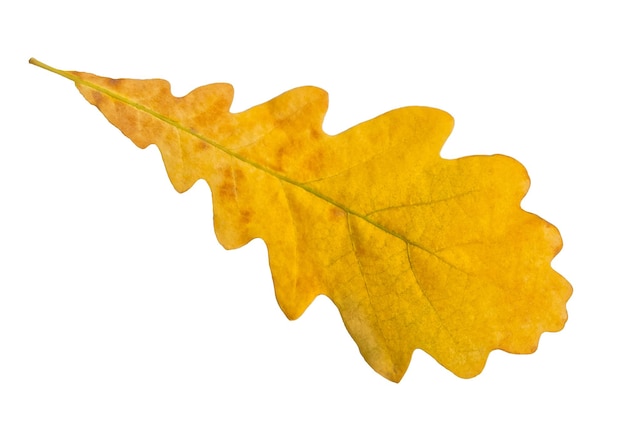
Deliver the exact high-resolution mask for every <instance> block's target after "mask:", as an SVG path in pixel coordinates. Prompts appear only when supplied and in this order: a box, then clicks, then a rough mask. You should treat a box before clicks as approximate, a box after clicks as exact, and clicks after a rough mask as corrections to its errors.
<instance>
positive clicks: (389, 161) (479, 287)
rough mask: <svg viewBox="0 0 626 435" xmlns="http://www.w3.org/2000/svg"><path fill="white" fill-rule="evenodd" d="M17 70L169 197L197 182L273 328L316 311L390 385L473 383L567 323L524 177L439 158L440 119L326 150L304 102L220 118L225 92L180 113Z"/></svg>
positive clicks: (406, 117) (172, 102)
mask: <svg viewBox="0 0 626 435" xmlns="http://www.w3.org/2000/svg"><path fill="white" fill-rule="evenodd" d="M31 63H33V64H35V65H38V66H40V67H43V68H45V69H47V70H49V71H52V72H55V73H57V74H60V75H62V76H64V77H66V78H68V79H70V80H73V81H74V82H75V84H76V86H77V87H78V90H79V91H80V92H81V94H82V95H83V96H84V97H85V98H86V99H87V101H89V102H90V103H91V104H93V105H95V106H96V107H98V109H99V110H100V111H101V112H102V113H103V114H104V116H106V118H107V119H108V120H109V121H110V122H111V123H112V124H113V125H115V126H116V127H117V128H119V129H120V130H121V131H122V133H124V134H125V135H126V136H128V137H129V138H130V139H131V140H132V141H133V142H134V143H135V144H136V145H137V146H138V147H140V148H145V147H147V146H148V145H150V144H156V145H157V146H158V147H159V149H160V151H161V154H162V156H163V161H164V163H165V167H166V169H167V173H168V175H169V178H170V180H171V182H172V184H173V185H174V187H175V188H176V190H178V191H179V192H184V191H185V190H187V189H189V188H190V187H191V186H192V185H193V184H194V183H195V182H196V181H197V180H199V179H204V180H206V181H207V182H208V184H209V186H210V187H211V192H212V197H213V208H214V223H215V232H216V235H217V238H218V240H219V242H220V243H221V244H222V245H223V246H224V247H225V248H226V249H234V248H238V247H241V246H243V245H245V244H246V243H248V242H249V241H250V240H252V239H254V238H261V239H263V240H264V241H265V243H266V245H267V248H268V252H269V262H270V267H271V271H272V278H273V281H274V286H275V291H276V298H277V300H278V303H279V304H280V307H281V308H282V310H283V311H284V313H285V314H286V315H287V317H288V318H289V319H296V318H298V317H299V316H300V315H301V314H302V313H303V312H304V310H305V309H306V308H307V307H308V306H309V304H310V303H311V302H312V301H313V299H314V298H315V297H316V296H318V295H326V296H327V297H329V298H330V299H331V300H332V301H333V302H334V303H335V305H336V306H337V308H338V309H339V312H340V314H341V316H342V318H343V321H344V323H345V325H346V328H347V329H348V331H349V333H350V335H351V336H352V337H353V338H354V340H355V341H356V343H357V345H358V347H359V350H360V351H361V354H362V355H363V357H364V358H365V360H366V361H367V362H368V363H369V364H370V365H371V366H372V367H373V368H374V370H376V371H377V372H378V373H380V374H381V375H383V376H385V377H386V378H388V379H390V380H392V381H396V382H397V381H399V380H400V379H401V378H402V376H403V375H404V373H405V371H406V370H407V367H408V365H409V362H410V360H411V355H412V354H413V351H414V350H415V349H423V350H424V351H426V352H428V353H429V354H430V355H432V357H434V358H435V359H436V360H437V361H439V363H441V364H442V365H443V366H445V367H446V368H448V369H449V370H451V371H452V372H454V373H455V374H456V375H458V376H460V377H472V376H475V375H477V374H478V373H480V372H481V370H482V369H483V367H484V365H485V362H486V359H487V357H488V355H489V353H490V352H491V351H492V350H494V349H502V350H505V351H507V352H512V353H521V354H525V353H532V352H534V351H535V349H536V347H537V344H538V340H539V337H540V335H541V334H542V333H543V332H545V331H558V330H560V329H561V328H562V327H563V325H564V323H565V321H566V319H567V312H566V309H565V303H566V301H567V299H568V298H569V296H570V294H571V286H570V285H569V283H568V282H567V281H566V280H565V279H564V278H563V277H561V276H560V275H559V274H558V273H556V272H555V271H554V270H553V269H552V268H551V265H550V263H551V261H552V259H553V258H554V256H555V255H556V254H557V253H558V252H559V250H560V249H561V246H562V242H561V237H560V235H559V232H558V230H557V229H556V228H555V227H554V226H552V225H551V224H549V223H548V222H546V221H544V220H542V219H541V218H539V217H538V216H536V215H534V214H531V213H528V212H526V211H524V210H522V209H521V207H520V201H521V199H522V198H523V196H524V195H525V194H526V192H527V190H528V188H529V179H528V175H527V173H526V170H525V169H524V167H523V166H522V165H521V164H519V163H518V162H517V161H515V160H514V159H512V158H510V157H506V156H502V155H493V156H471V157H464V158H460V159H452V160H448V159H443V158H441V156H440V150H441V147H442V146H443V143H444V142H445V140H446V139H447V137H448V135H449V134H450V132H451V130H452V126H453V119H452V117H451V116H450V115H448V114H447V113H445V112H443V111H441V110H437V109H433V108H427V107H404V108H401V109H397V110H393V111H390V112H387V113H385V114H383V115H381V116H379V117H377V118H374V119H371V120H369V121H366V122H364V123H362V124H359V125H357V126H355V127H353V128H351V129H349V130H347V131H344V132H343V133H341V134H338V135H334V136H333V135H328V134H326V133H324V131H323V130H322V121H323V119H324V116H325V113H326V111H327V107H328V96H327V94H326V92H325V91H323V90H322V89H319V88H315V87H301V88H296V89H292V90H290V91H288V92H285V93H284V94H282V95H280V96H278V97H276V98H274V99H272V100H270V101H268V102H266V103H263V104H261V105H258V106H255V107H252V108H251V109H248V110H246V111H244V112H241V113H231V112H230V111H229V109H230V106H231V102H232V99H233V88H232V87H231V85H229V84H223V83H220V84H212V85H207V86H202V87H200V88H197V89H195V90H194V91H192V92H190V93H189V94H188V95H186V96H185V97H182V98H178V97H174V96H172V94H171V92H170V85H169V83H168V82H167V81H164V80H158V79H157V80H130V79H110V78H105V77H99V76H96V75H92V74H88V73H82V72H68V71H61V70H58V69H55V68H52V67H49V66H47V65H45V64H42V63H40V62H38V61H36V60H34V59H31Z"/></svg>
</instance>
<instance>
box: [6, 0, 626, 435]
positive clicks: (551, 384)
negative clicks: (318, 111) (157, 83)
mask: <svg viewBox="0 0 626 435" xmlns="http://www.w3.org/2000/svg"><path fill="white" fill-rule="evenodd" d="M7 4H11V6H7ZM515 4H516V6H514V5H513V2H502V1H493V2H485V1H467V2H466V1H456V2H454V1H437V2H435V1H432V2H423V1H413V2H409V1H407V2H399V1H390V0H385V1H376V2H372V1H359V2H356V1H355V2H342V1H340V0H334V1H328V2H326V1H319V0H317V1H314V2H313V1H306V2H297V1H283V2H279V1H223V0H220V1H203V2H189V1H185V0H178V1H175V2H159V1H155V2H133V1H130V0H126V1H116V0H108V1H106V2H82V3H79V2H68V1H60V0H59V1H51V2H48V1H23V2H17V1H14V2H6V4H4V5H3V6H1V7H0V8H1V9H2V10H1V11H0V33H1V34H0V36H1V41H2V44H1V48H0V50H1V56H0V59H1V60H0V62H1V68H0V74H1V81H0V86H1V87H2V88H1V94H0V110H1V117H0V123H1V124H0V126H1V134H0V433H2V434H11V435H12V434H51V433H55V434H56V433H63V434H66V435H69V434H205V433H216V434H217V433H219V434H235V433H272V434H288V433H289V434H294V433H304V434H319V433H390V434H391V433H399V434H400V433H429V434H434V433H459V432H461V431H462V432H464V433H466V432H468V433H488V434H502V433H507V434H517V433H540V434H543V433H573V432H574V431H575V432H576V433H598V434H618V433H624V432H625V431H626V424H625V422H624V416H623V415H624V414H623V413H624V409H625V402H626V400H625V399H624V391H626V382H625V379H624V365H625V363H626V361H625V358H624V354H623V347H624V332H625V322H624V320H623V319H624V317H625V316H624V310H625V309H626V308H625V302H626V297H625V296H624V293H625V290H626V289H625V284H624V276H623V270H624V260H625V259H626V258H625V255H624V244H625V243H626V238H625V237H624V215H625V213H624V211H623V205H622V203H623V202H624V187H625V186H626V184H625V183H624V169H623V161H624V160H623V156H624V148H625V146H626V133H625V128H624V127H625V122H626V121H625V120H626V109H625V101H626V86H625V84H624V83H625V77H626V68H625V66H624V54H625V53H626V47H625V46H626V25H624V23H625V22H626V13H625V12H624V7H623V4H622V2H619V1H614V2H610V1H593V2H591V1H588V2H580V1H562V2H561V1H525V2H515ZM435 5H436V6H435ZM31 56H35V57H37V58H38V59H40V60H41V61H43V62H46V63H49V64H51V65H53V66H56V67H59V68H62V69H76V70H82V71H89V72H93V73H97V74H100V75H105V76H110V77H133V78H152V77H161V78H165V79H168V80H169V81H170V82H171V83H172V86H173V91H174V93H175V94H177V95H183V94H185V93H187V92H188V91H190V90H191V89H193V88H195V87H197V86H200V85H203V84H206V83H213V82H229V83H232V84H233V85H234V87H235V92H236V96H235V102H234V106H233V110H234V111H239V110H243V109H245V108H247V107H249V106H251V105H255V104H258V103H261V102H263V101H265V100H267V99H269V98H271V97H274V96H276V95H278V94H280V93H282V92H284V91H286V90H288V89H290V88H292V87H295V86H299V85H307V84H312V85H317V86H320V87H322V88H324V89H326V90H327V91H328V92H329V94H330V110H329V112H328V116H327V118H326V121H325V124H324V126H325V129H326V131H327V132H329V133H337V132H339V131H341V130H343V129H345V128H348V127H350V126H352V125H354V124H356V123H358V122H361V121H364V120H366V119H368V118H371V117H373V116H376V115H378V114H380V113H383V112H385V111H387V110H390V109H392V108H396V107H401V106H405V105H426V106H434V107H438V108H441V109H444V110H446V111H448V112H450V113H451V114H452V115H453V116H454V117H455V120H456V126H455V130H454V132H453V134H452V136H451V138H450V140H449V141H448V143H447V144H446V146H445V148H444V150H443V153H442V155H443V156H445V157H449V158H452V157H458V156H463V155H471V154H492V153H503V154H508V155H511V156H513V157H515V158H517V159H518V160H520V161H521V162H522V163H523V164H524V165H525V166H526V167H527V169H528V171H529V173H530V176H531V179H532V187H531V190H530V193H529V194H528V196H527V197H526V198H525V199H524V201H523V206H524V208H525V209H527V210H529V211H532V212H535V213H537V214H539V215H540V216H542V217H544V218H545V219H547V220H549V221H550V222H552V223H554V224H555V225H557V226H558V227H559V229H560V230H561V233H562V236H563V239H564V241H565V245H564V249H563V251H562V253H561V254H559V255H558V256H557V258H556V259H555V261H554V262H553V266H554V267H555V269H556V270H558V271H559V272H560V273H562V274H563V275H564V276H565V277H566V278H567V279H568V280H569V281H570V282H571V283H572V284H573V286H574V294H573V297H572V298H571V300H570V302H569V303H568V310H569V314H570V320H569V321H568V323H567V325H566V327H565V329H564V330H563V331H562V332H559V333H557V334H545V335H544V336H543V337H542V339H541V342H540V346H539V350H538V351H537V352H536V353H535V354H533V355H525V356H520V355H510V354H506V353H504V352H500V351H496V352H494V353H492V355H491V356H490V358H489V360H488V362H487V366H486V368H485V370H484V372H483V373H482V374H481V375H479V376H478V377H476V378H473V379H470V380H463V379H459V378H457V377H456V376H455V375H453V374H452V373H450V372H448V371H447V370H445V369H444V368H442V367H441V366H439V365H438V364H437V363H436V362H435V361H434V360H433V359H432V358H430V357H429V356H428V355H426V354H424V353H423V352H421V351H416V352H415V354H414V357H413V361H412V363H411V366H410V368H409V370H408V372H407V374H406V376H405V377H404V379H403V380H402V382H401V383H400V384H394V383H391V382H389V381H387V380H385V379H383V378H382V377H380V376H379V375H377V374H376V373H375V372H374V371H372V370H371V369H370V368H369V366H368V365H367V364H366V363H365V362H364V361H363V360H362V358H361V356H360V354H359V353H358V350H357V347H356V345H355V344H354V343H353V342H352V340H351V338H350V337H349V336H348V334H347V332H346V331H345V329H344V327H343V325H342V323H341V320H340V318H339V315H338V314H337V312H336V309H335V308H334V306H333V305H332V303H331V302H330V301H329V300H327V299H323V298H320V299H318V300H316V301H315V302H314V303H313V305H312V306H311V307H310V308H309V309H308V311H307V312H306V313H305V314H304V315H303V316H302V317H301V318H300V319H299V320H297V321H295V322H290V321H288V320H287V319H286V318H285V317H284V315H283V314H282V313H281V312H280V310H279V308H278V306H277V304H276V302H275V299H274V295H273V287H272V283H271V278H270V273H269V268H268V266H267V254H266V250H265V246H264V244H263V243H262V242H260V241H258V240H257V241H254V242H252V243H250V244H249V245H248V246H246V247H244V248H242V249H239V250H236V251H225V250H224V249H223V248H222V247H221V246H219V245H218V244H217V242H216V240H215V236H214V233H213V228H212V211H211V201H210V192H209V189H208V187H207V185H206V183H204V182H201V183H197V185H196V186H194V187H193V188H192V189H191V190H190V191H189V192H187V193H185V194H183V195H179V194H178V193H176V192H175V191H174V189H173V188H172V187H171V185H170V184H169V181H168V179H167V176H166V174H165V170H164V168H163V164H162V162H161V160H160V156H159V154H158V152H157V150H156V148H155V147H149V148H148V149H147V150H144V151H142V150H139V149H138V148H136V147H135V146H134V145H133V144H132V143H131V142H130V141H129V140H127V139H126V138H125V137H124V136H123V135H122V134H121V133H119V131H118V130H117V129H116V128H114V127H112V126H111V125H109V123H108V122H107V121H106V120H105V119H104V118H103V117H102V116H101V115H100V113H99V112H98V111H97V110H96V109H95V108H94V107H92V106H91V105H89V104H88V103H87V102H85V101H84V100H83V98H82V97H81V96H80V95H79V94H78V92H77V91H76V90H75V88H74V87H73V85H72V83H70V82H69V81H67V80H65V79H63V78H61V77H58V76H55V75H53V74H51V73H49V72H46V71H44V70H42V69H39V68H36V67H34V66H31V65H29V64H28V63H27V61H28V58H29V57H31Z"/></svg>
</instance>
